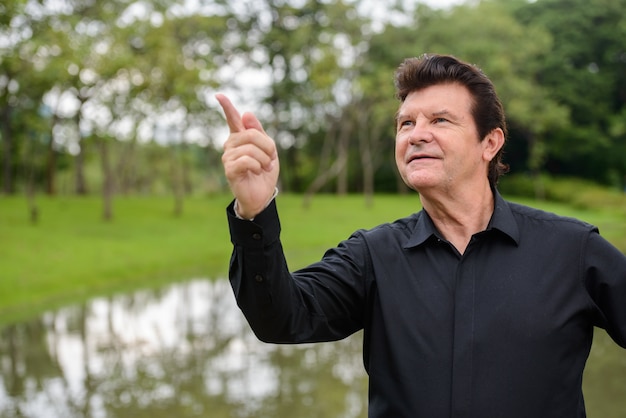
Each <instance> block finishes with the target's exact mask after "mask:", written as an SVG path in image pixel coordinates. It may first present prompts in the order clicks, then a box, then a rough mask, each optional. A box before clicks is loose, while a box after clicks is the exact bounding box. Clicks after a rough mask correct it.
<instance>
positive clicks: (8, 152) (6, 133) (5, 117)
mask: <svg viewBox="0 0 626 418" xmlns="http://www.w3.org/2000/svg"><path fill="white" fill-rule="evenodd" d="M10 120H11V107H10V106H8V105H7V106H6V107H5V108H4V109H3V110H2V142H3V144H4V146H3V150H2V155H3V156H4V158H3V160H2V179H3V182H2V191H3V192H4V193H5V194H12V193H13V191H14V187H13V164H12V157H13V135H12V132H11V125H10Z"/></svg>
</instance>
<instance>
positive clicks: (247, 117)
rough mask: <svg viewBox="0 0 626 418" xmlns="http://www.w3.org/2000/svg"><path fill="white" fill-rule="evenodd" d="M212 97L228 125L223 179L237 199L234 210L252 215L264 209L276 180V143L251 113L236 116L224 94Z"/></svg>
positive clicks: (250, 216)
mask: <svg viewBox="0 0 626 418" xmlns="http://www.w3.org/2000/svg"><path fill="white" fill-rule="evenodd" d="M215 98H216V99H217V101H218V102H219V103H220V105H221V106H222V109H224V114H225V115H226V121H227V122H228V127H229V128H230V135H229V136H228V139H227V140H226V142H225V143H224V154H223V155H222V164H223V165H224V172H225V174H226V179H227V180H228V184H229V186H230V189H231V190H232V192H233V194H234V195H235V198H236V199H237V213H238V214H239V215H240V216H241V217H242V218H245V219H252V218H254V217H255V216H256V215H257V214H259V213H260V212H261V211H262V210H263V209H265V206H266V205H267V203H268V202H269V201H270V199H271V198H272V196H273V194H274V190H275V188H276V183H277V182H278V172H279V164H278V153H277V151H276V144H275V143H274V140H273V139H272V138H270V137H269V136H268V135H267V134H266V133H265V130H264V129H263V126H262V125H261V122H259V120H258V119H257V118H256V117H255V116H254V115H253V114H252V113H244V114H243V115H241V116H240V115H239V112H238V111H237V109H236V108H235V106H233V104H232V103H231V102H230V100H229V99H228V98H227V97H226V96H224V95H223V94H217V95H216V96H215Z"/></svg>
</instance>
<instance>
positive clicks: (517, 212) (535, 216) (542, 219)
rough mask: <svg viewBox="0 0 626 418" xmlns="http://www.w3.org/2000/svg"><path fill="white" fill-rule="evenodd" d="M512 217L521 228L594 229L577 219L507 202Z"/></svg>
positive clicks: (592, 226)
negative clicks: (532, 226) (534, 226)
mask: <svg viewBox="0 0 626 418" xmlns="http://www.w3.org/2000/svg"><path fill="white" fill-rule="evenodd" d="M507 205H508V206H509V208H510V209H511V213H512V214H513V216H514V217H515V218H516V219H517V220H518V222H521V223H522V225H521V226H531V225H536V226H537V227H540V228H546V227H552V228H559V229H560V228H563V229H571V230H579V231H589V230H592V229H595V228H596V227H595V226H594V225H592V224H590V223H588V222H585V221H583V220H581V219H578V218H573V217H569V216H563V215H559V214H557V213H554V212H549V211H546V210H542V209H538V208H535V207H531V206H527V205H523V204H520V203H515V202H510V201H507Z"/></svg>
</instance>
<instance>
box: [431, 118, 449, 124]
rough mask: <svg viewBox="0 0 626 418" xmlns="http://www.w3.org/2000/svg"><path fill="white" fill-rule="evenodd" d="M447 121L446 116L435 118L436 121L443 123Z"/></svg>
mask: <svg viewBox="0 0 626 418" xmlns="http://www.w3.org/2000/svg"><path fill="white" fill-rule="evenodd" d="M447 121H448V119H446V118H435V119H434V120H433V122H434V123H442V122H447Z"/></svg>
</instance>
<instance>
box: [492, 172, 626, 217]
mask: <svg viewBox="0 0 626 418" xmlns="http://www.w3.org/2000/svg"><path fill="white" fill-rule="evenodd" d="M498 188H499V190H500V191H501V192H502V193H503V194H508V195H512V196H520V197H528V198H533V199H543V200H548V201H553V202H559V203H566V204H568V205H571V206H573V207H575V208H578V209H602V208H607V207H612V208H623V210H624V212H625V213H626V193H623V192H621V191H619V190H617V189H612V188H608V187H606V186H602V185H599V184H597V183H593V182H591V181H588V180H583V179H577V178H558V177H550V176H547V175H542V176H541V177H540V178H539V179H538V180H537V181H535V180H534V179H532V178H531V177H530V176H528V175H520V174H518V175H508V176H504V177H503V178H502V179H501V181H500V185H499V187H498Z"/></svg>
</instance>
